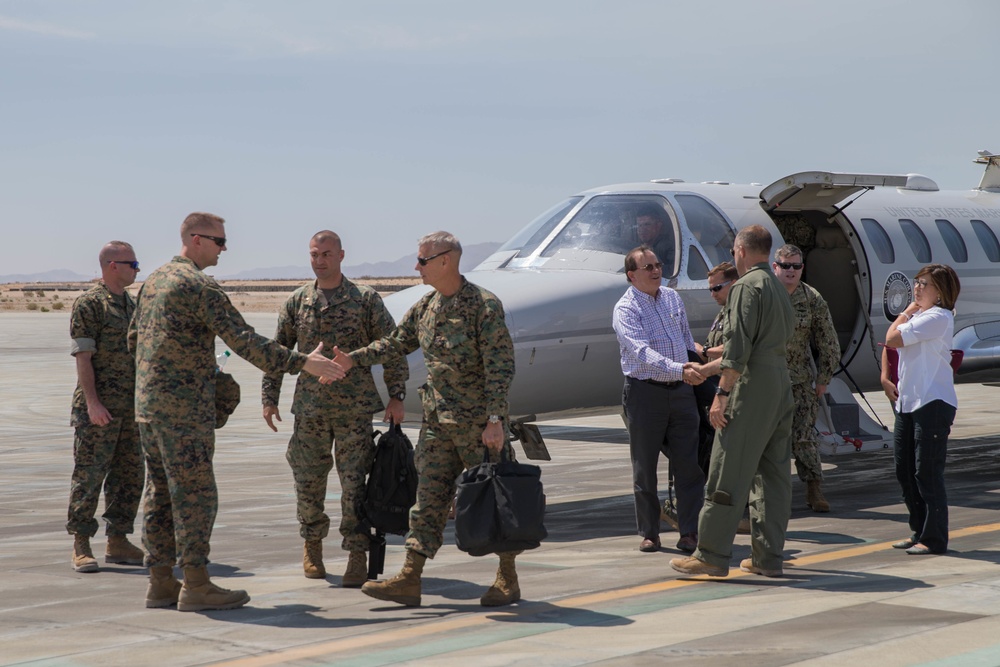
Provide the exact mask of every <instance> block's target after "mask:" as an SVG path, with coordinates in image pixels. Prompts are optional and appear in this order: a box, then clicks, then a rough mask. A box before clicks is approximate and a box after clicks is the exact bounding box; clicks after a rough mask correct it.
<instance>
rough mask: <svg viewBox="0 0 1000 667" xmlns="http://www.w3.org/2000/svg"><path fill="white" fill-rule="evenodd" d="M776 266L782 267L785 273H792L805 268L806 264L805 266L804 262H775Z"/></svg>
mask: <svg viewBox="0 0 1000 667" xmlns="http://www.w3.org/2000/svg"><path fill="white" fill-rule="evenodd" d="M775 264H777V265H778V266H780V267H781V268H782V269H784V270H785V271H791V270H795V271H798V270H799V269H801V268H802V267H803V266H805V264H803V263H802V262H775Z"/></svg>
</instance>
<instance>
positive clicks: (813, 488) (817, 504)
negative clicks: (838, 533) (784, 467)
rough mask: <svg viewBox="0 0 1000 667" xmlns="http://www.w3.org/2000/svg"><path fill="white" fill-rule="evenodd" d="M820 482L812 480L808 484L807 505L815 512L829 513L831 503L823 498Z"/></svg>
mask: <svg viewBox="0 0 1000 667" xmlns="http://www.w3.org/2000/svg"><path fill="white" fill-rule="evenodd" d="M821 484H822V482H820V481H819V480H818V479H811V480H809V481H808V482H806V505H808V506H809V507H811V508H812V511H813V512H829V511H830V503H828V502H826V498H824V497H823V491H822V489H820V485H821Z"/></svg>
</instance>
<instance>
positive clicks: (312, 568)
mask: <svg viewBox="0 0 1000 667" xmlns="http://www.w3.org/2000/svg"><path fill="white" fill-rule="evenodd" d="M302 572H303V573H305V575H306V579H324V578H325V577H326V568H325V567H323V540H306V544H305V547H303V549H302Z"/></svg>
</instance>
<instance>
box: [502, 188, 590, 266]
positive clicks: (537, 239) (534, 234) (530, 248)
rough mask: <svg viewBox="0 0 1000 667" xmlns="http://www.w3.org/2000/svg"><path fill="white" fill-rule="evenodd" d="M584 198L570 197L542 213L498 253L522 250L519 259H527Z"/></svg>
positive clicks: (518, 254)
mask: <svg viewBox="0 0 1000 667" xmlns="http://www.w3.org/2000/svg"><path fill="white" fill-rule="evenodd" d="M581 199H583V197H570V198H569V199H567V200H566V201H564V202H560V203H558V204H556V205H555V206H553V207H552V208H550V209H549V210H547V211H545V213H542V214H541V215H540V216H538V217H537V218H535V219H534V220H532V221H531V222H529V223H528V224H527V225H525V226H524V227H523V228H522V229H521V231H519V232H518V233H517V234H515V235H514V236H513V237H512V238H511V239H510V240H509V241H507V242H506V243H504V244H503V245H502V246H500V248H499V249H498V250H497V252H503V251H505V250H507V251H509V250H520V252H518V253H517V256H518V257H527V256H528V255H530V254H531V253H533V252H534V251H535V249H536V248H537V247H538V246H539V245H540V244H541V242H542V241H544V240H545V239H547V238H548V236H549V234H551V233H552V230H553V229H555V228H556V226H557V225H558V224H559V223H560V222H562V220H563V218H565V217H566V214H567V213H569V212H570V210H571V209H572V208H573V207H574V206H576V205H577V204H578V203H579V201H580V200H581Z"/></svg>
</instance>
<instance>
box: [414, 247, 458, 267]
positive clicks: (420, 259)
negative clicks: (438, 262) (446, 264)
mask: <svg viewBox="0 0 1000 667" xmlns="http://www.w3.org/2000/svg"><path fill="white" fill-rule="evenodd" d="M452 250H454V248H448V249H447V250H442V251H441V252H439V253H438V254H436V255H431V256H430V257H417V262H418V263H419V264H420V266H427V262H429V261H431V260H432V259H437V258H438V257H440V256H441V255H447V254H448V253H449V252H451V251H452Z"/></svg>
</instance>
